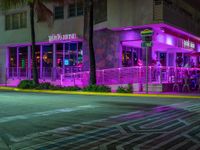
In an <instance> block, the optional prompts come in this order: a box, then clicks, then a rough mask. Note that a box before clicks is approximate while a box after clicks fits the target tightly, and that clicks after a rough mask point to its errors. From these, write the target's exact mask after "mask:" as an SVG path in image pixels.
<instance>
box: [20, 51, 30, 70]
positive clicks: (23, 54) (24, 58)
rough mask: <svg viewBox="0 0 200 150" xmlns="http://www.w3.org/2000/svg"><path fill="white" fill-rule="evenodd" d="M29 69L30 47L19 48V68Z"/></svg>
mask: <svg viewBox="0 0 200 150" xmlns="http://www.w3.org/2000/svg"><path fill="white" fill-rule="evenodd" d="M27 67H28V47H20V48H19V68H21V69H25V68H27Z"/></svg>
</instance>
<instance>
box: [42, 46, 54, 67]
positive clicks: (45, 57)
mask: <svg viewBox="0 0 200 150" xmlns="http://www.w3.org/2000/svg"><path fill="white" fill-rule="evenodd" d="M42 62H43V63H42V65H43V68H49V67H53V45H48V46H43V52H42Z"/></svg>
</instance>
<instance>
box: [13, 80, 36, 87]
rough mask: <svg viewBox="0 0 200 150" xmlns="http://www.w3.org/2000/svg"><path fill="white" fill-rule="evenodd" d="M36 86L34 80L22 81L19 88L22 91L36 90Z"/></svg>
mask: <svg viewBox="0 0 200 150" xmlns="http://www.w3.org/2000/svg"><path fill="white" fill-rule="evenodd" d="M36 86H37V85H36V84H35V83H34V81H32V80H22V81H21V82H20V83H19V85H18V86H17V87H18V88H20V89H34V88H36Z"/></svg>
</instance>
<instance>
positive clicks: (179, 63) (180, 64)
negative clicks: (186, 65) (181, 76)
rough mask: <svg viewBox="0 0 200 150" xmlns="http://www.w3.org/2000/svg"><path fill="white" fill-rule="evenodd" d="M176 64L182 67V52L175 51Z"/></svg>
mask: <svg viewBox="0 0 200 150" xmlns="http://www.w3.org/2000/svg"><path fill="white" fill-rule="evenodd" d="M176 66H177V67H182V66H183V56H182V53H177V54H176Z"/></svg>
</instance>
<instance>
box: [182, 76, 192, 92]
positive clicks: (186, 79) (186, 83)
mask: <svg viewBox="0 0 200 150" xmlns="http://www.w3.org/2000/svg"><path fill="white" fill-rule="evenodd" d="M188 80H189V79H188V78H184V79H183V81H184V83H183V88H182V91H183V92H184V91H185V89H186V90H187V91H188V92H190V85H189V83H188Z"/></svg>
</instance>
